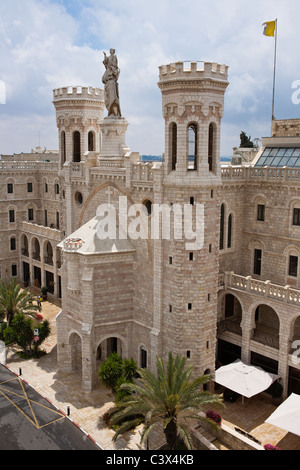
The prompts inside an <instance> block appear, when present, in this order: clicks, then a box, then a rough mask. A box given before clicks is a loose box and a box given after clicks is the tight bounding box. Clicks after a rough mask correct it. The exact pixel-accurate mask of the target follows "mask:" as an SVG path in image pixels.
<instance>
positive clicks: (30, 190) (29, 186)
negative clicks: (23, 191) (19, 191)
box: [27, 183, 32, 193]
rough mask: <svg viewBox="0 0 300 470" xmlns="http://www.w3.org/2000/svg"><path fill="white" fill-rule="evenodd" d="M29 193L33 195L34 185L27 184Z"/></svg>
mask: <svg viewBox="0 0 300 470" xmlns="http://www.w3.org/2000/svg"><path fill="white" fill-rule="evenodd" d="M27 192H28V193H32V183H27Z"/></svg>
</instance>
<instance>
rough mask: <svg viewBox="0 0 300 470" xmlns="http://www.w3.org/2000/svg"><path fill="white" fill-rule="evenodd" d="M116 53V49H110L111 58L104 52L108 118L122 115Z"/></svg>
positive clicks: (104, 79)
mask: <svg viewBox="0 0 300 470" xmlns="http://www.w3.org/2000/svg"><path fill="white" fill-rule="evenodd" d="M115 52H116V51H115V49H110V56H109V57H108V56H107V55H106V53H105V52H104V61H103V64H104V66H105V69H106V70H105V73H104V75H103V77H102V83H103V84H104V98H105V106H106V109H107V111H108V117H110V118H121V117H122V114H121V108H120V99H119V84H118V79H119V76H120V69H119V67H118V58H117V56H116V54H115Z"/></svg>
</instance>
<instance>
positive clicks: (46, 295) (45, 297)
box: [41, 287, 48, 300]
mask: <svg viewBox="0 0 300 470" xmlns="http://www.w3.org/2000/svg"><path fill="white" fill-rule="evenodd" d="M41 292H42V297H43V300H47V297H48V287H42V289H41Z"/></svg>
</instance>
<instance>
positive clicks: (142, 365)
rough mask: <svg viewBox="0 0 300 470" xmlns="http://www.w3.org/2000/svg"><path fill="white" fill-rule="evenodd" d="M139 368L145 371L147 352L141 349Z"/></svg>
mask: <svg viewBox="0 0 300 470" xmlns="http://www.w3.org/2000/svg"><path fill="white" fill-rule="evenodd" d="M141 368H142V369H147V351H145V349H141Z"/></svg>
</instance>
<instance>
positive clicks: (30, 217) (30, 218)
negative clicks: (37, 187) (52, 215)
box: [28, 209, 33, 222]
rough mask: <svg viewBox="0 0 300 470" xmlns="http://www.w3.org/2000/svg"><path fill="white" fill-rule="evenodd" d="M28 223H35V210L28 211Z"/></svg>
mask: <svg viewBox="0 0 300 470" xmlns="http://www.w3.org/2000/svg"><path fill="white" fill-rule="evenodd" d="M28 221H29V222H32V221H33V209H28Z"/></svg>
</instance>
